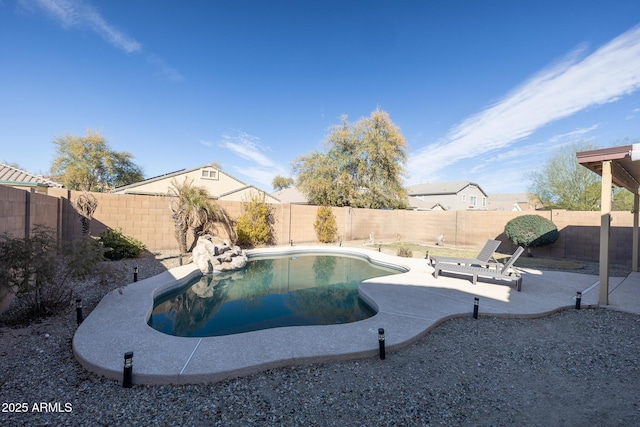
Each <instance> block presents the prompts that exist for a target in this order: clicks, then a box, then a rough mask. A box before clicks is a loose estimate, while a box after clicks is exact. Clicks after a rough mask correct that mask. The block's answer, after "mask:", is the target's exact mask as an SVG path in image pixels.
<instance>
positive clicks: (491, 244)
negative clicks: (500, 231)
mask: <svg viewBox="0 0 640 427" xmlns="http://www.w3.org/2000/svg"><path fill="white" fill-rule="evenodd" d="M498 246H500V240H487V243H485V244H484V246H483V248H482V249H481V250H480V252H479V253H478V256H476V257H475V258H456V257H444V256H434V257H430V262H431V265H436V264H438V263H440V262H442V263H445V262H446V263H450V264H463V265H480V266H486V267H489V266H490V265H492V264H493V266H494V267H500V265H499V264H498V262H497V261H496V260H495V259H494V258H493V253H494V252H495V251H496V250H497V249H498Z"/></svg>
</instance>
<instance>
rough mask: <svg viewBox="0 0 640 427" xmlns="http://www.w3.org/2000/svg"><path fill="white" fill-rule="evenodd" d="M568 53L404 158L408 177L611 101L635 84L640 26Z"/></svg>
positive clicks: (639, 80) (426, 174)
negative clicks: (586, 50)
mask: <svg viewBox="0 0 640 427" xmlns="http://www.w3.org/2000/svg"><path fill="white" fill-rule="evenodd" d="M578 54H579V52H574V53H572V54H571V55H568V56H567V57H566V58H565V59H563V60H562V61H559V62H558V63H557V64H554V65H552V66H550V67H548V68H546V69H544V70H542V71H541V72H540V73H538V74H537V75H535V76H533V77H532V78H531V79H529V80H528V81H526V82H525V83H524V84H523V85H521V86H520V87H518V88H516V89H515V90H513V91H512V92H511V93H509V94H508V95H507V96H505V97H504V98H503V99H502V100H500V101H498V102H497V103H496V104H494V105H492V106H490V107H488V108H486V109H485V110H483V111H481V112H480V113H478V114H475V115H473V116H471V117H469V118H467V119H466V120H464V121H463V122H462V123H460V124H459V125H457V126H455V127H454V128H452V129H451V130H450V131H449V133H448V135H447V137H446V138H444V140H442V141H439V142H436V143H433V144H430V145H428V146H427V147H424V148H422V149H421V150H418V151H417V152H416V153H415V154H412V155H411V156H410V160H409V162H408V170H409V173H410V175H411V179H412V180H414V181H416V180H417V181H426V180H429V179H430V178H431V177H432V176H434V175H435V174H437V173H438V171H440V170H444V169H446V168H447V167H448V166H450V165H452V164H454V163H456V162H458V161H460V160H462V159H467V158H475V157H478V156H484V155H486V154H487V153H489V152H490V151H492V150H497V149H502V148H505V147H509V146H511V145H512V144H513V143H514V142H516V141H520V140H523V139H525V138H527V137H528V136H529V135H531V134H532V133H533V132H535V131H536V130H537V129H539V128H540V127H543V126H545V125H547V124H549V123H551V122H553V121H555V120H559V119H562V118H565V117H568V116H570V115H572V114H575V113H576V112H578V111H581V110H584V109H586V108H588V107H592V106H596V105H601V104H605V103H609V102H615V101H617V100H618V99H620V98H621V97H622V96H624V95H628V94H630V93H632V92H634V91H636V90H638V88H640V26H636V27H634V28H632V29H631V30H629V31H627V32H625V33H623V34H622V35H620V36H619V37H617V38H615V39H614V40H612V41H611V42H609V43H608V44H606V45H605V46H603V47H601V48H600V49H598V50H597V51H595V52H594V53H592V54H591V55H589V56H587V57H585V58H584V59H582V60H578V56H579V55H578Z"/></svg>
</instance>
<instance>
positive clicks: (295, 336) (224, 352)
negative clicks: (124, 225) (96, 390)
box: [73, 246, 640, 384]
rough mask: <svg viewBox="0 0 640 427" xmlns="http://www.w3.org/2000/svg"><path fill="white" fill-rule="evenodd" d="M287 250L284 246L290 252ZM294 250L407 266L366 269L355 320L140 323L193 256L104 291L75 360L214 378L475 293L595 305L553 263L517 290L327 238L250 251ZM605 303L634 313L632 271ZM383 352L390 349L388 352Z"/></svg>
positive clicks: (536, 307) (339, 349)
mask: <svg viewBox="0 0 640 427" xmlns="http://www.w3.org/2000/svg"><path fill="white" fill-rule="evenodd" d="M292 251H293V252H292ZM300 252H306V253H308V252H321V253H335V254H344V255H348V254H352V255H353V254H359V255H361V256H365V257H368V258H369V259H370V260H372V261H373V262H376V263H383V264H394V265H398V266H402V267H405V268H406V269H408V271H407V272H406V273H400V274H395V275H391V276H384V277H379V278H374V279H370V280H367V281H365V282H363V283H362V284H361V285H360V295H361V297H362V298H363V299H365V300H366V301H367V302H368V303H370V304H371V305H373V306H374V307H376V308H377V310H378V313H377V314H376V315H375V316H373V317H371V318H369V319H366V320H362V321H359V322H354V323H346V324H339V325H322V326H295V327H286V328H276V329H266V330H261V331H254V332H247V333H242V334H236V335H228V336H222V337H207V338H182V337H175V336H170V335H166V334H164V333H161V332H159V331H156V330H155V329H152V328H151V327H150V326H149V325H148V324H147V319H148V318H149V315H150V313H151V311H152V309H153V299H154V297H155V296H157V295H159V294H162V293H165V292H167V291H168V290H169V289H177V288H179V287H181V286H183V285H184V284H185V283H187V282H188V281H189V280H191V279H192V278H194V277H197V276H199V275H200V272H199V270H198V269H197V268H196V267H195V266H194V265H193V264H189V265H185V266H181V267H177V268H173V269H171V270H169V271H166V272H164V273H162V274H160V275H158V276H154V277H151V278H148V279H145V280H142V281H139V282H136V283H132V284H130V285H128V286H126V287H125V288H124V289H122V290H121V292H120V291H119V290H114V291H112V292H110V293H109V294H107V295H106V296H105V297H104V298H103V299H102V301H101V302H100V303H99V304H98V305H97V306H96V308H95V309H94V310H93V311H92V312H91V314H90V315H89V316H88V317H87V318H86V319H85V320H84V321H83V322H82V324H80V325H79V327H78V330H77V331H76V334H75V336H74V338H73V352H74V355H75V357H76V359H77V360H78V361H79V362H80V364H81V365H82V366H84V367H85V368H86V369H88V370H89V371H91V372H94V373H96V374H98V375H103V376H105V377H107V378H112V379H116V380H119V381H121V380H122V372H123V362H124V354H125V353H126V352H129V351H132V352H133V353H134V357H133V383H134V384H190V383H203V382H214V381H219V380H222V379H225V378H231V377H237V376H243V375H248V374H251V373H255V372H259V371H263V370H266V369H269V368H273V367H280V366H289V365H296V364H303V363H313V362H321V361H329V360H341V359H354V358H361V357H373V356H377V354H378V328H384V330H385V343H386V349H387V352H392V351H393V350H395V349H398V348H400V347H402V346H405V345H408V344H410V343H411V342H413V341H415V340H416V339H418V338H420V337H422V336H424V335H425V334H426V333H428V332H429V331H430V330H431V329H432V328H434V327H435V326H437V325H438V324H439V323H440V322H442V321H443V320H446V319H448V318H451V317H455V316H471V314H472V312H473V305H474V298H475V297H478V298H479V314H480V316H482V315H500V316H509V317H539V316H543V315H547V314H550V313H553V312H555V311H557V310H559V309H561V308H565V307H574V306H575V296H576V292H577V291H581V292H582V306H583V307H587V306H596V305H597V300H598V285H597V281H598V277H597V276H594V275H584V274H578V273H567V272H560V271H544V272H541V271H537V270H533V269H525V270H521V271H522V276H523V284H522V292H517V291H516V289H515V288H514V287H513V286H506V285H504V284H496V283H487V282H481V281H478V284H477V285H473V284H472V283H471V280H470V278H456V277H452V276H440V277H439V278H438V279H435V278H434V277H433V268H432V267H430V266H429V265H428V262H427V260H424V259H418V258H400V257H396V256H391V255H387V254H384V253H380V252H376V251H371V250H366V249H354V248H340V247H331V246H295V247H277V248H268V249H258V250H253V251H249V253H250V256H251V255H254V256H255V255H268V256H271V255H274V256H275V255H289V254H292V255H294V254H295V253H300ZM610 289H611V296H610V305H609V306H608V307H611V308H615V309H619V310H623V311H629V312H634V313H638V314H640V273H632V274H631V275H630V276H629V277H627V278H623V277H618V278H615V277H614V278H611V279H610ZM388 357H393V356H392V355H389V356H388Z"/></svg>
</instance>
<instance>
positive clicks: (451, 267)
mask: <svg viewBox="0 0 640 427" xmlns="http://www.w3.org/2000/svg"><path fill="white" fill-rule="evenodd" d="M523 251H524V248H523V247H522V246H518V249H516V251H515V252H514V253H513V255H511V258H509V261H507V262H506V263H505V265H504V267H502V269H500V270H497V269H495V268H491V267H477V266H473V265H464V264H452V263H448V262H438V263H436V265H435V267H434V268H435V271H434V272H433V275H434V276H435V278H436V279H437V278H438V275H439V274H440V273H441V272H449V273H458V274H466V275H470V276H473V284H474V285H475V284H476V283H477V281H478V276H480V277H488V278H491V279H500V280H507V281H509V282H515V284H516V288H517V289H518V292H520V290H521V289H522V277H520V273H518V272H517V271H516V270H513V271H509V270H511V269H512V267H513V263H514V262H516V260H517V259H518V258H519V257H520V255H521V254H522V252H523Z"/></svg>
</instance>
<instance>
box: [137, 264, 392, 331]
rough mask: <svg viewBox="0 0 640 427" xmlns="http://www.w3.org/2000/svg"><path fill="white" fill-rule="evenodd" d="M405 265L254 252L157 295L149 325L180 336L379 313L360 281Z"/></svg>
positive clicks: (335, 321) (345, 320)
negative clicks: (235, 267) (239, 264)
mask: <svg viewBox="0 0 640 427" xmlns="http://www.w3.org/2000/svg"><path fill="white" fill-rule="evenodd" d="M401 271H403V270H401V269H399V268H397V267H395V268H394V267H391V266H387V265H376V264H373V263H371V262H369V261H367V260H365V259H363V258H362V257H355V256H344V255H341V256H337V255H335V254H334V255H327V254H316V255H312V254H300V255H289V256H279V257H268V258H264V257H262V258H260V257H258V258H253V259H251V260H250V261H249V262H248V263H247V267H246V268H245V269H243V270H240V271H236V272H230V273H218V274H213V275H211V274H210V275H205V276H203V277H201V278H200V279H198V280H194V281H191V282H189V283H188V284H187V285H185V286H184V287H182V288H180V289H178V290H174V291H172V292H170V293H168V294H163V295H160V296H159V297H157V298H156V299H155V301H154V308H153V311H152V313H151V316H150V317H149V321H148V324H149V325H150V326H151V327H152V328H154V329H156V330H158V331H160V332H163V333H166V334H169V335H174V336H180V337H212V336H223V335H231V334H238V333H243V332H249V331H257V330H262V329H270V328H278V327H285V326H309V325H330V324H342V323H350V322H357V321H359V320H364V319H367V318H369V317H371V316H373V315H375V310H373V309H372V308H371V307H369V306H368V305H367V304H365V303H364V302H363V301H362V300H361V299H360V298H359V296H358V285H359V284H360V282H362V281H363V280H366V279H369V278H372V277H382V276H387V275H391V274H397V273H399V272H401Z"/></svg>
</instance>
